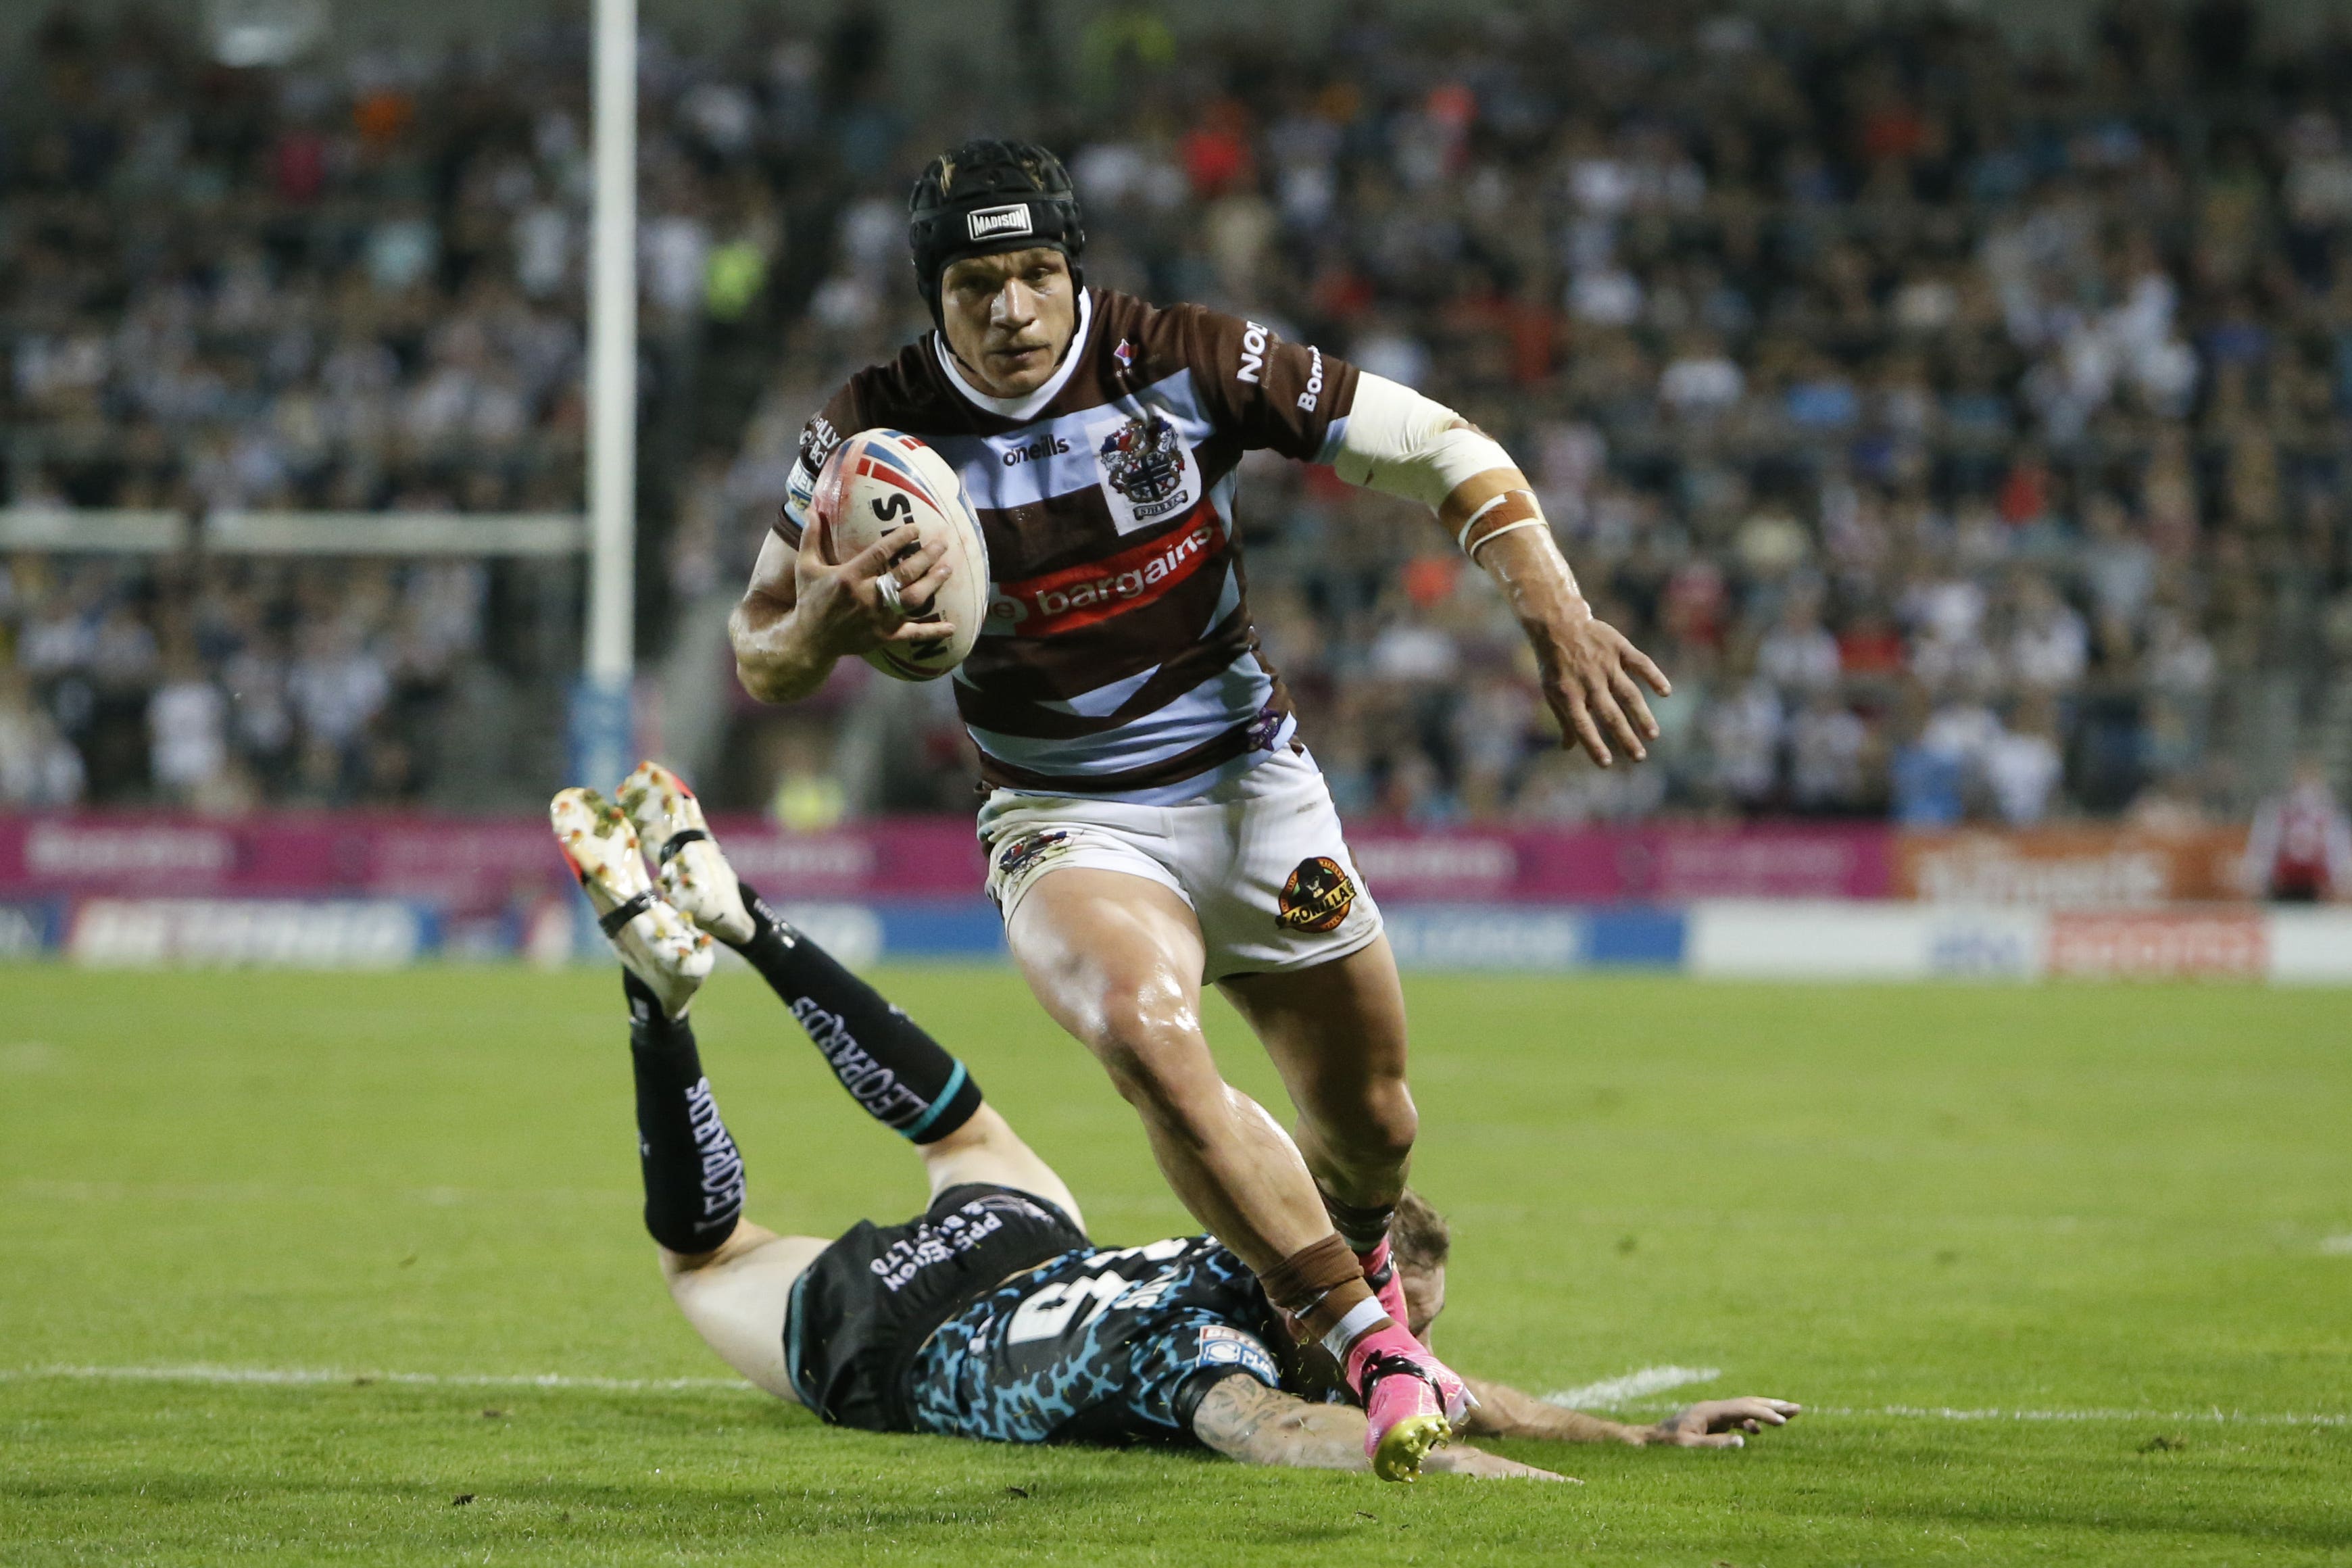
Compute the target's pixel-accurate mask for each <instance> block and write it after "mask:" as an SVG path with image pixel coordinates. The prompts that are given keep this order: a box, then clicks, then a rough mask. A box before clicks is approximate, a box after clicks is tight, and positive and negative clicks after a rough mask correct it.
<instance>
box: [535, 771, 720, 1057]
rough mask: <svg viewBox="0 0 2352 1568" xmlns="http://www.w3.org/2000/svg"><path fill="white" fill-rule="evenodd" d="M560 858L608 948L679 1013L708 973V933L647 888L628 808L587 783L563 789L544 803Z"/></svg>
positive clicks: (669, 1012) (668, 1010)
mask: <svg viewBox="0 0 2352 1568" xmlns="http://www.w3.org/2000/svg"><path fill="white" fill-rule="evenodd" d="M547 816H548V820H549V822H550V823H551V825H552V826H554V828H555V842H556V844H557V846H558V847H560V848H562V851H563V859H564V862H565V864H567V865H569V866H570V867H571V868H572V875H573V876H575V877H577V878H579V879H580V886H581V887H582V888H583V889H585V890H586V892H587V894H588V902H589V904H590V905H591V906H592V907H593V909H594V910H595V911H596V923H597V924H598V925H599V926H602V927H603V928H604V936H605V939H606V940H607V941H609V942H611V943H612V944H613V951H614V952H617V953H619V954H620V955H621V963H623V964H624V965H625V967H626V968H627V969H628V971H629V973H632V974H634V975H635V976H636V977H637V978H638V979H639V980H642V981H644V982H645V983H646V985H647V986H648V987H649V988H650V989H651V990H652V992H653V994H655V995H656V997H658V998H659V999H660V1001H661V1005H662V1012H663V1014H664V1015H665V1016H667V1017H671V1018H677V1017H683V1016H685V1014H686V1009H687V1006H688V1004H689V1003H691V1002H692V1001H693V1000H694V994H695V992H696V991H698V990H699V989H700V988H701V985H702V983H703V982H704V981H705V980H707V979H709V976H710V965H711V962H712V960H713V959H714V958H715V957H716V956H717V955H716V954H715V953H713V952H711V948H710V939H709V937H708V936H705V935H704V934H703V933H702V932H700V931H697V930H695V929H694V927H693V926H692V925H691V924H689V923H688V921H687V920H686V917H684V916H683V915H681V914H679V913H678V912H677V910H674V909H672V908H671V907H670V906H669V905H668V904H667V902H665V901H664V900H663V899H662V896H661V895H660V894H659V893H658V892H656V891H655V890H654V885H653V879H652V878H650V877H648V876H647V875H646V862H645V857H644V856H643V855H641V854H640V853H639V852H638V849H637V834H636V829H635V828H634V827H632V826H630V825H629V816H628V813H626V812H625V811H623V810H622V809H621V808H620V807H619V806H617V805H614V804H613V803H612V802H610V801H608V800H606V799H605V798H604V796H603V795H598V794H597V793H596V792H595V791H594V790H593V789H577V788H574V789H567V790H565V791H563V792H562V794H561V795H557V796H556V797H555V799H554V800H553V802H551V804H550V805H549V806H548V808H547Z"/></svg>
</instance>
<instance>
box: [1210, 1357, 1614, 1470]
mask: <svg viewBox="0 0 2352 1568" xmlns="http://www.w3.org/2000/svg"><path fill="white" fill-rule="evenodd" d="M1192 1431H1193V1434H1194V1435H1195V1436H1198V1437H1199V1438H1200V1439H1201V1441H1202V1443H1204V1444H1206V1445H1207V1446H1208V1447H1212V1448H1213V1449H1215V1450H1216V1451H1217V1452H1218V1453H1220V1454H1223V1455H1224V1456H1225V1458H1229V1459H1239V1460H1240V1461H1241V1462H1242V1463H1244V1464H1245V1465H1287V1466H1289V1467H1291V1468H1295V1469H1302V1470H1368V1469H1370V1468H1372V1466H1371V1461H1370V1459H1368V1458H1365V1457H1364V1413H1363V1412H1362V1411H1361V1410H1359V1409H1357V1408H1356V1407H1355V1406H1354V1405H1309V1404H1308V1403H1307V1401H1306V1400H1304V1399H1300V1398H1299V1397H1297V1395H1296V1394H1285V1393H1283V1392H1282V1391H1281V1390H1279V1389H1275V1388H1268V1387H1267V1386H1266V1385H1265V1384H1263V1383H1260V1382H1259V1381H1258V1380H1257V1379H1256V1378H1254V1377H1249V1376H1245V1375H1241V1374H1236V1375H1234V1376H1232V1377H1228V1378H1224V1379H1223V1380H1221V1381H1220V1382H1219V1383H1218V1384H1216V1385H1215V1386H1214V1387H1213V1388H1211V1389H1210V1390H1209V1392H1208V1393H1206V1394H1202V1396H1201V1407H1200V1408H1199V1409H1198V1410H1197V1411H1195V1412H1194V1413H1193V1415H1192ZM1422 1468H1423V1469H1424V1470H1434V1471H1445V1472H1451V1473H1452V1474H1454V1475H1462V1476H1518V1477H1523V1478H1526V1479H1531V1480H1539V1481H1560V1480H1567V1479H1570V1478H1569V1477H1566V1476H1556V1475H1554V1474H1552V1472H1551V1471H1549V1470H1539V1469H1537V1468H1535V1467H1534V1466H1533V1465H1522V1464H1520V1463H1519V1462H1518V1461H1517V1460H1516V1459H1506V1458H1502V1457H1501V1456H1500V1455H1496V1454H1487V1453H1482V1452H1480V1451H1479V1450H1478V1449H1476V1448H1466V1447H1459V1446H1454V1447H1443V1448H1437V1449H1433V1450H1432V1451H1431V1453H1430V1455H1429V1457H1428V1458H1426V1459H1424V1460H1423V1461H1422Z"/></svg>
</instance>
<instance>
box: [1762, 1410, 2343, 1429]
mask: <svg viewBox="0 0 2352 1568" xmlns="http://www.w3.org/2000/svg"><path fill="white" fill-rule="evenodd" d="M1805 1413H1806V1414H1807V1415H1881V1416H1889V1415H1891V1416H1895V1417H1897V1418H1901V1419H1909V1420H1918V1421H2179V1422H2202V1423H2204V1424H2205V1425H2207V1426H2216V1425H2221V1426H2352V1415H2317V1414H2314V1415H2292V1414H2287V1413H2283V1412H2273V1411H2256V1410H2223V1409H2222V1408H2221V1407H2220V1406H2219V1405H2213V1406H2209V1407H2208V1408H2206V1409H2203V1410H2003V1409H1998V1408H1995V1409H1986V1410H1956V1409H1954V1408H1952V1407H1951V1406H1949V1405H1852V1406H1848V1405H1807V1406H1805Z"/></svg>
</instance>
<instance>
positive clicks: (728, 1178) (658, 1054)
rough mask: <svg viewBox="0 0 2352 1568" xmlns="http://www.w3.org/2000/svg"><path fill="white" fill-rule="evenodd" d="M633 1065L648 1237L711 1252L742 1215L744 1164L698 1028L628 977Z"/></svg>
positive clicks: (686, 1250) (623, 979)
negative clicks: (722, 1114)
mask: <svg viewBox="0 0 2352 1568" xmlns="http://www.w3.org/2000/svg"><path fill="white" fill-rule="evenodd" d="M621 985H622V989H623V990H624V991H625V993H626V994H627V996H628V998H629V1060H630V1064H631V1066H632V1067H633V1068H635V1072H636V1080H637V1164H638V1168H639V1171H640V1173H642V1174H643V1176H644V1178H645V1184H646V1230H648V1231H650V1232H652V1234H653V1238H654V1239H655V1240H656V1241H657V1242H659V1243H661V1244H662V1245H663V1246H664V1247H667V1248H669V1249H670V1250H671V1251H672V1252H683V1253H698V1252H710V1251H713V1250H715V1249H717V1248H718V1247H719V1245H720V1244H721V1243H723V1242H724V1241H726V1239H727V1238H728V1237H730V1236H731V1235H733V1234H734V1232H735V1222H736V1221H737V1220H738V1219H739V1218H740V1217H741V1216H742V1213H743V1158H742V1156H741V1155H740V1154H739V1153H738V1152H736V1149H735V1140H734V1138H733V1137H732V1136H730V1134H729V1132H728V1131H727V1123H726V1122H725V1121H721V1120H720V1119H719V1102H718V1100H715V1099H713V1098H712V1096H711V1093H710V1080H709V1079H707V1078H705V1077H703V1076H702V1057H701V1054H700V1053H699V1052H698V1051H697V1050H696V1048H695V1044H694V1029H693V1026H691V1025H689V1024H688V1023H687V1021H686V1020H685V1019H684V1018H668V1017H665V1016H663V1015H662V1007H661V1002H660V999H659V998H657V997H656V996H655V994H654V993H653V990H652V988H651V987H650V986H648V985H646V983H645V982H644V981H642V980H639V979H638V978H637V977H636V976H635V975H634V974H631V973H629V972H628V971H627V970H623V971H622V972H621Z"/></svg>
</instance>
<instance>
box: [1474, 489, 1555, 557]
mask: <svg viewBox="0 0 2352 1568" xmlns="http://www.w3.org/2000/svg"><path fill="white" fill-rule="evenodd" d="M1540 521H1543V508H1541V507H1539V506H1538V505H1537V504H1536V498H1535V493H1534V492H1533V491H1532V490H1505V491H1504V492H1503V493H1502V494H1501V495H1500V496H1498V497H1496V499H1495V500H1492V501H1489V502H1488V503H1487V504H1486V507H1484V508H1483V509H1482V510H1479V511H1477V512H1476V513H1475V514H1473V516H1472V517H1471V520H1470V521H1468V522H1467V523H1465V524H1464V525H1463V528H1462V534H1461V538H1460V540H1459V542H1460V544H1461V546H1462V553H1463V554H1465V555H1475V554H1477V553H1478V547H1479V546H1480V545H1482V544H1484V543H1486V541H1488V540H1490V539H1492V538H1494V537H1495V535H1496V534H1497V533H1500V532H1502V531H1503V530H1505V529H1507V528H1509V527H1510V526H1511V525H1513V524H1514V523H1524V522H1540Z"/></svg>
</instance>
